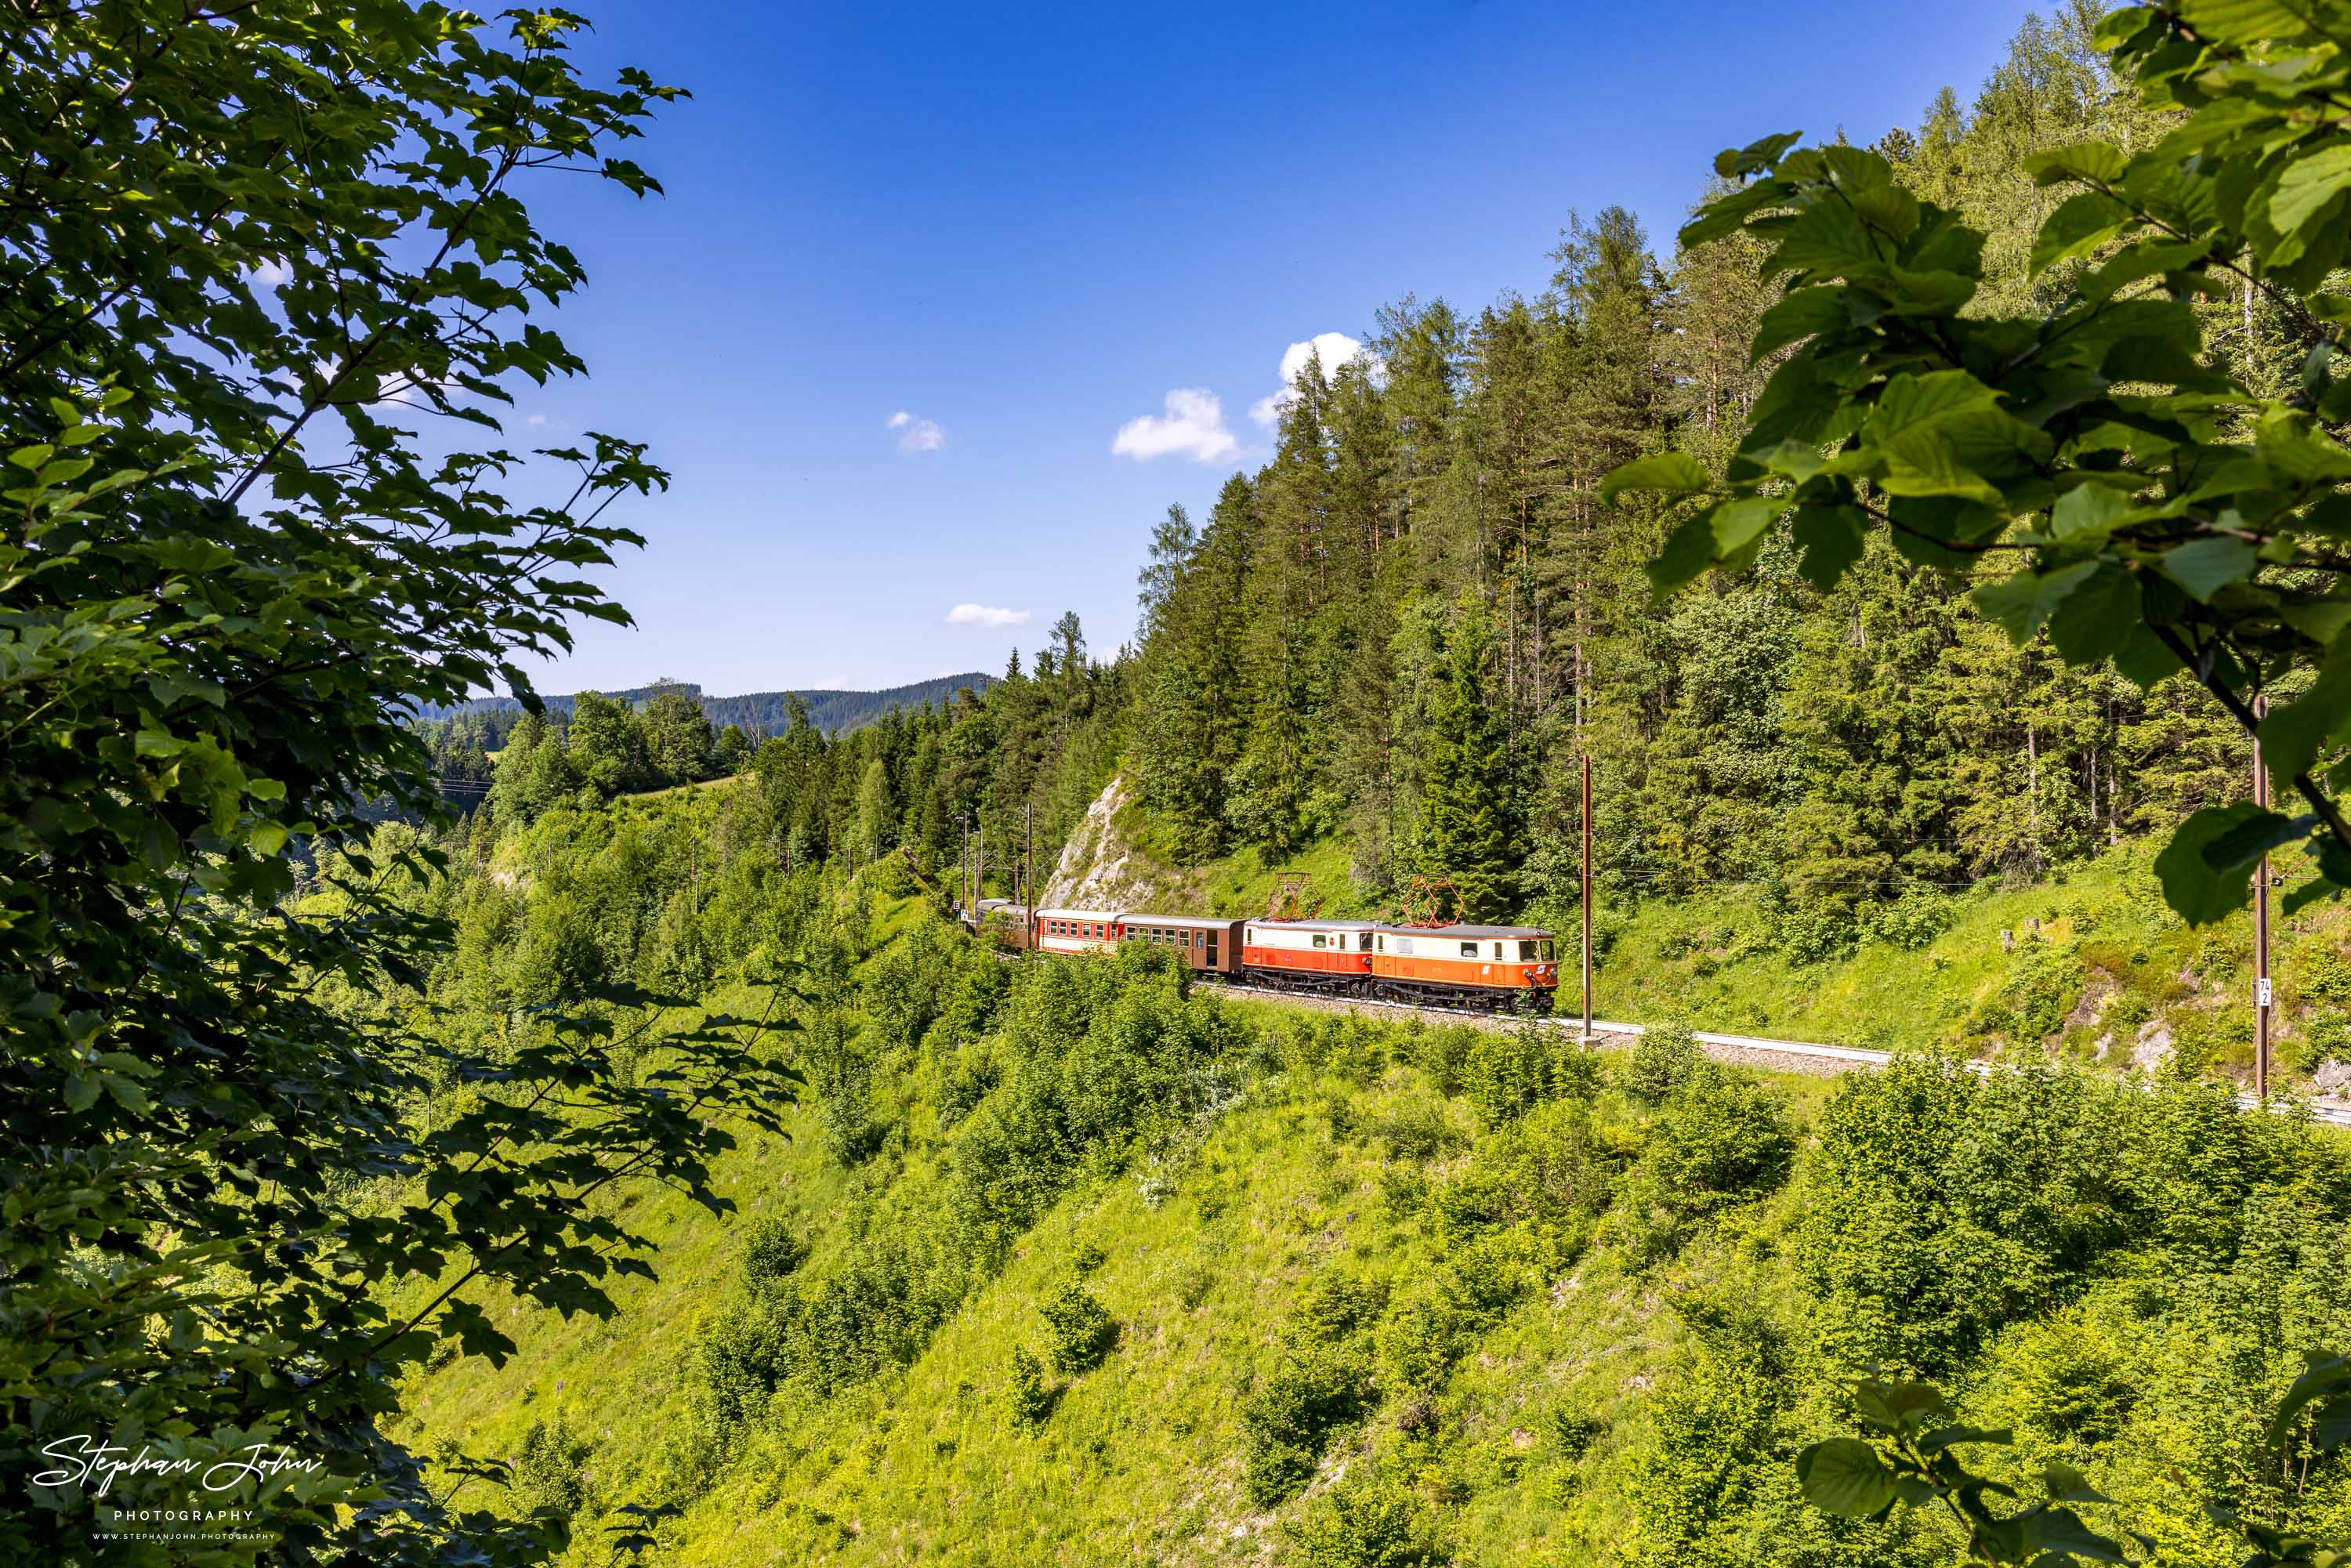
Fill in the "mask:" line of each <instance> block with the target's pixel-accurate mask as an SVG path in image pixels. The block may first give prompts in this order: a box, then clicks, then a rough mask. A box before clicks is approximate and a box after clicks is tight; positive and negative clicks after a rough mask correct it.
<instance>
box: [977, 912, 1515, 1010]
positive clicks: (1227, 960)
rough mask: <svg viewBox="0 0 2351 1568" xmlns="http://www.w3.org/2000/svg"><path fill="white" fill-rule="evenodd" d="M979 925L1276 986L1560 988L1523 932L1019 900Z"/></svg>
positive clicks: (1344, 991)
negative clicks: (1010, 921)
mask: <svg viewBox="0 0 2351 1568" xmlns="http://www.w3.org/2000/svg"><path fill="white" fill-rule="evenodd" d="M989 902H990V903H991V904H993V903H995V902H996V901H994V900H991V901H989ZM1015 912H1017V913H1015ZM1006 915H1013V917H1014V918H1016V919H1019V920H1020V921H1021V928H1020V929H1019V931H1018V932H1017V933H1013V932H1008V931H1006V930H1005V929H1004V926H1005V917H1006ZM984 924H985V926H986V930H987V934H990V935H994V936H997V938H998V941H1000V942H1001V943H1002V945H1003V946H1009V947H1014V948H1027V949H1033V950H1034V951H1037V952H1040V953H1060V954H1078V953H1106V952H1110V951H1112V950H1113V949H1115V948H1117V947H1120V946H1124V945H1125V944H1127V943H1130V942H1134V943H1144V944H1147V945H1150V946H1162V947H1167V948H1170V949H1172V950H1173V951H1174V952H1175V955H1176V956H1177V957H1178V958H1179V959H1180V960H1181V961H1182V962H1183V963H1184V964H1185V965H1186V967H1189V968H1191V969H1193V970H1195V971H1196V972H1197V973H1199V974H1202V975H1207V976H1213V977H1217V978H1221V979H1226V980H1232V981H1237V982H1240V983H1243V984H1247V985H1253V986H1265V987H1268V988H1272V989H1278V990H1294V991H1312V992H1321V993H1323V994H1325V995H1337V996H1354V997H1370V998H1388V999H1393V1000H1396V1001H1418V1002H1437V1003H1442V1004H1446V1005H1448V1006H1454V1007H1469V1008H1482V1009H1489V1010H1492V1011H1496V1012H1508V1011H1515V1010H1517V1009H1520V1008H1521V1007H1528V1006H1531V1007H1534V1008H1536V1009H1539V1010H1542V1011H1548V1010H1549V1009H1550V1002H1551V998H1552V993H1553V992H1554V991H1555V990H1556V989H1557V988H1558V986H1559V957H1558V953H1557V950H1556V946H1555V939H1554V938H1553V936H1552V934H1551V933H1550V932H1548V931H1544V930H1541V929H1538V928H1537V927H1534V926H1531V925H1383V924H1381V923H1379V922H1376V921H1368V920H1281V919H1270V918H1241V919H1224V918H1219V917H1207V916H1201V915H1152V914H1148V913H1144V912H1140V911H1134V910H1107V909H1039V910H1033V911H1030V910H1021V909H1019V906H1018V905H1011V906H1009V907H1008V908H1007V907H1005V906H1001V905H999V906H998V908H997V909H992V910H989V911H987V918H986V920H985V922H984Z"/></svg>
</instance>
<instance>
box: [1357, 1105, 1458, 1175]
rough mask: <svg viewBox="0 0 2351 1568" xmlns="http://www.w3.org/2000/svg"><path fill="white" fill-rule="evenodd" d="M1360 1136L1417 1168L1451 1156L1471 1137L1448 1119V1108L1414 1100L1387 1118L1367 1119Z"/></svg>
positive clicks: (1388, 1155)
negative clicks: (1442, 1157) (1438, 1158)
mask: <svg viewBox="0 0 2351 1568" xmlns="http://www.w3.org/2000/svg"><path fill="white" fill-rule="evenodd" d="M1360 1130H1361V1132H1362V1133H1363V1135H1364V1138H1365V1140H1367V1141H1368V1142H1370V1143H1373V1144H1375V1145H1379V1147H1380V1149H1381V1151H1382V1152H1383V1153H1384V1154H1385V1155H1387V1157H1388V1158H1390V1159H1392V1160H1408V1161H1411V1162H1412V1163H1413V1164H1415V1165H1419V1164H1422V1163H1425V1162H1426V1161H1428V1160H1433V1159H1435V1158H1437V1156H1438V1155H1448V1154H1452V1153H1454V1152H1456V1151H1457V1150H1458V1149H1460V1148H1462V1147H1463V1146H1465V1145H1467V1144H1468V1142H1469V1137H1468V1134H1466V1133H1464V1132H1462V1130H1461V1129H1460V1128H1458V1127H1457V1126H1455V1125H1454V1124H1452V1123H1451V1122H1449V1121H1447V1119H1446V1115H1445V1107H1444V1106H1443V1105H1442V1104H1440V1103H1433V1102H1430V1101H1426V1100H1415V1101H1412V1102H1410V1103H1407V1104H1405V1105H1401V1106H1398V1107H1397V1108H1396V1109H1395V1111H1393V1112H1391V1113H1388V1114H1386V1115H1384V1116H1374V1117H1370V1118H1367V1119H1366V1120H1365V1121H1364V1123H1363V1124H1362V1127H1361V1129H1360Z"/></svg>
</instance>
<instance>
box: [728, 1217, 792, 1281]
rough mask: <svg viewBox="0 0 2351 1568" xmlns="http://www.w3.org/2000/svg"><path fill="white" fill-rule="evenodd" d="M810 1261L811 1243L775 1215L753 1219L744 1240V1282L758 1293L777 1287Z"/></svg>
mask: <svg viewBox="0 0 2351 1568" xmlns="http://www.w3.org/2000/svg"><path fill="white" fill-rule="evenodd" d="M807 1260H808V1243H807V1242H805V1241H803V1240H801V1239H800V1238H799V1236H798V1235H797V1234H796V1233H795V1232H794V1231H793V1230H792V1228H791V1227H790V1226H789V1225H787V1224H785V1223H784V1221H782V1220H781V1219H778V1218H774V1217H773V1216H768V1217H766V1218H758V1219H754V1220H753V1221H752V1222H751V1225H750V1228H749V1232H748V1234H747V1235H746V1237H745V1238H744V1241H743V1263H742V1269H743V1283H744V1284H745V1285H747V1287H749V1288H750V1289H751V1290H752V1291H755V1292H764V1291H771V1290H773V1289H775V1288H776V1287H777V1286H778V1285H779V1284H781V1283H783V1282H784V1281H786V1280H788V1279H789V1278H790V1277H791V1274H792V1271H793V1270H796V1269H798V1268H799V1266H800V1265H801V1264H802V1263H803V1262H805V1261H807Z"/></svg>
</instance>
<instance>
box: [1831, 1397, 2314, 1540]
mask: <svg viewBox="0 0 2351 1568" xmlns="http://www.w3.org/2000/svg"><path fill="white" fill-rule="evenodd" d="M2307 1359H2308V1368H2307V1370H2305V1371H2304V1373H2303V1375H2301V1376H2300V1377H2298V1378H2296V1379H2295V1380H2294V1386H2293V1387H2292V1388H2290V1389H2289V1390H2287V1392H2286V1395H2285V1397H2284V1398H2283V1400H2281V1401H2280V1402H2279V1405H2278V1409H2277V1414H2276V1416H2274V1417H2273V1418H2272V1420H2271V1422H2270V1426H2269V1431H2268V1434H2267V1441H2266V1445H2265V1447H2266V1449H2267V1452H2268V1454H2269V1456H2270V1457H2271V1458H2273V1459H2274V1460H2275V1461H2276V1462H2277V1463H2278V1464H2280V1465H2281V1466H2283V1468H2284V1469H2285V1470H2286V1472H2287V1473H2289V1474H2291V1473H2292V1472H2293V1471H2294V1468H2295V1467H2296V1466H2297V1465H2300V1466H2303V1467H2305V1468H2306V1466H2307V1465H2308V1463H2309V1461H2310V1460H2311V1459H2312V1458H2316V1457H2318V1456H2322V1455H2325V1454H2331V1453H2333V1452H2335V1450H2336V1449H2338V1448H2342V1447H2343V1445H2344V1443H2345V1441H2346V1439H2351V1361H2346V1359H2345V1358H2344V1357H2342V1356H2339V1355H2333V1354H2322V1353H2313V1354H2310V1355H2309V1356H2308V1358H2307ZM1850 1406H1851V1414H1852V1416H1853V1417H1854V1419H1855V1421H1857V1422H1858V1423H1859V1424H1860V1426H1861V1428H1862V1430H1863V1431H1864V1432H1865V1433H1866V1434H1867V1436H1866V1437H1831V1438H1828V1439H1826V1440H1825V1441H1823V1442H1818V1443H1814V1444H1813V1445H1812V1446H1811V1447H1810V1448H1806V1449H1804V1450H1803V1451H1802V1453H1800V1454H1798V1455H1797V1456H1796V1479H1797V1482H1798V1484H1799V1485H1801V1486H1802V1488H1803V1490H1804V1495H1805V1497H1806V1498H1808V1499H1810V1500H1811V1501H1812V1503H1813V1507H1815V1508H1818V1509H1819V1510H1821V1511H1823V1512H1824V1513H1833V1514H1836V1515H1838V1516H1839V1517H1841V1518H1845V1519H1882V1518H1884V1517H1886V1515H1887V1514H1889V1513H1891V1512H1892V1511H1894V1509H1895V1508H1896V1505H1897V1504H1898V1505H1900V1506H1902V1507H1905V1508H1914V1509H1915V1508H1928V1509H1931V1508H1935V1507H1937V1506H1938V1505H1939V1506H1940V1508H1941V1509H1942V1510H1943V1511H1946V1512H1948V1513H1949V1515H1950V1516H1951V1518H1952V1519H1953V1520H1954V1521H1957V1522H1958V1524H1959V1526H1960V1528H1961V1529H1962V1530H1963V1531H1965V1533H1966V1537H1967V1549H1968V1554H1969V1555H1970V1556H1971V1557H1973V1558H1976V1559H1977V1560H1979V1561H1980V1562H1985V1563H2032V1564H2038V1565H2044V1568H2058V1565H2061V1564H2064V1563H2128V1562H2132V1561H2134V1560H2135V1559H2133V1558H2132V1556H2131V1555H2130V1553H2129V1551H2128V1549H2127V1548H2126V1547H2125V1546H2124V1544H2123V1543H2122V1542H2120V1541H2118V1540H2116V1539H2115V1538H2114V1537H2112V1536H2108V1535H2101V1534H2099V1533H2097V1532H2096V1531H2094V1530H2092V1529H2091V1528H2090V1527H2089V1525H2088V1524H2086V1523H2085V1522H2084V1521H2083V1519H2082V1516H2081V1515H2080V1514H2079V1513H2078V1512H2076V1511H2074V1507H2073V1506H2072V1505H2074V1504H2095V1505H2101V1506H2105V1507H2112V1506H2114V1499H2112V1498H2110V1497H2106V1496H2104V1495H2102V1494H2101V1493H2100V1492H2098V1491H2097V1490H2096V1489H2095V1488H2094V1487H2092V1486H2091V1485H2090V1484H2089V1482H2088V1481H2087V1480H2086V1479H2084V1478H2083V1475H2082V1473H2081V1471H2079V1470H2077V1469H2074V1467H2073V1466H2071V1465H2069V1464H2066V1463H2064V1461H2062V1460H2052V1461H2050V1462H2049V1463H2048V1464H2046V1465H2044V1466H2043V1467H2042V1486H2043V1491H2044V1493H2045V1494H2046V1495H2045V1496H2044V1498H2043V1500H2042V1501H2040V1502H2037V1503H2032V1504H2030V1505H2029V1506H2023V1507H2019V1508H2015V1509H2012V1510H2011V1511H2006V1512H2002V1511H2001V1509H2000V1507H1999V1505H1998V1504H1997V1503H1996V1502H1994V1501H1993V1500H1995V1499H2014V1498H2016V1497H2017V1496H2018V1493H2017V1491H2016V1489H2015V1488H2013V1487H2011V1486H2009V1485H2007V1484H2006V1483H2004V1482H2002V1481H2000V1480H1997V1479H1993V1478H1991V1477H1990V1476H1986V1475H1983V1474H1981V1473H1980V1472H1978V1471H1975V1470H1973V1469H1970V1468H1969V1466H1968V1464H1967V1462H1966V1461H1965V1460H1963V1459H1962V1458H1960V1456H1959V1450H1960V1449H1961V1448H1970V1447H1992V1448H2006V1447H2008V1446H2009V1444H2010V1443H2011V1441H2012V1435H2011V1433H2010V1432H2008V1431H2007V1430H2005V1429H2001V1430H1985V1429H1983V1428H1980V1427H1968V1426H1963V1425H1960V1424H1959V1421H1958V1420H1957V1418H1956V1416H1954V1414H1953V1412H1952V1410H1951V1407H1950V1406H1949V1403H1948V1402H1947V1401H1946V1400H1945V1399H1944V1397H1943V1396H1942V1394H1941V1393H1940V1392H1939V1391H1938V1390H1937V1389H1936V1388H1935V1387H1933V1386H1932V1385H1929V1384H1925V1383H1888V1382H1883V1381H1880V1380H1878V1379H1876V1378H1865V1379H1864V1380H1862V1381H1861V1382H1859V1383H1857V1384H1855V1385H1854V1386H1853V1389H1852V1393H1851V1398H1850ZM2206 1511H2207V1512H2208V1513H2209V1514H2210V1516H2211V1518H2212V1520H2213V1521H2214V1522H2215V1523H2217V1524H2220V1525H2221V1526H2223V1527H2224V1528H2226V1529H2229V1530H2231V1531H2235V1532H2236V1533H2237V1534H2238V1535H2239V1536H2240V1537H2241V1539H2242V1540H2243V1542H2244V1543H2245V1544H2246V1545H2248V1546H2250V1547H2251V1548H2252V1554H2251V1555H2249V1556H2247V1557H2246V1558H2245V1559H2244V1560H2243V1564H2242V1568H2304V1565H2306V1568H2343V1565H2344V1564H2346V1563H2351V1541H2329V1540H2322V1539H2319V1538H2316V1537H2314V1536H2308V1535H2302V1534H2298V1533H2295V1532H2293V1531H2285V1530H2282V1529H2279V1528H2277V1527H2276V1526H2273V1525H2271V1524H2268V1523H2265V1522H2263V1521H2259V1520H2253V1519H2247V1518H2244V1517H2243V1516H2242V1515H2241V1514H2238V1513H2236V1512H2233V1511H2230V1510H2228V1509H2224V1508H2217V1507H2210V1508H2208V1509H2207V1510H2206ZM2130 1540H2132V1541H2133V1542H2137V1544H2138V1545H2139V1546H2140V1547H2141V1548H2142V1549H2144V1551H2145V1552H2146V1553H2147V1556H2146V1557H2145V1558H2142V1559H2137V1560H2138V1561H2153V1560H2154V1557H2155V1542H2153V1541H2152V1540H2150V1539H2149V1538H2148V1537H2147V1536H2143V1535H2138V1534H2136V1533H2133V1534H2131V1535H2130Z"/></svg>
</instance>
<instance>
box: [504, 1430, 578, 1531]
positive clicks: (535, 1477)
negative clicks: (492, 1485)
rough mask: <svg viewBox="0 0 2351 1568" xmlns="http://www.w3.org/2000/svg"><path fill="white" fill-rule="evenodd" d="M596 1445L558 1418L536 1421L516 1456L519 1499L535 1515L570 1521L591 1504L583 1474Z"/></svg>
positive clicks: (524, 1437)
mask: <svg viewBox="0 0 2351 1568" xmlns="http://www.w3.org/2000/svg"><path fill="white" fill-rule="evenodd" d="M594 1452H595V1445H594V1444H592V1443H590V1442H588V1441H587V1440H585V1439H584V1438H580V1437H574V1436H573V1435H572V1433H571V1430H570V1428H569V1427H566V1426H565V1425H564V1423H563V1417H562V1416H557V1417H556V1418H555V1420H554V1421H553V1422H552V1423H551V1424H550V1423H549V1422H546V1421H533V1422H532V1423H531V1424H530V1430H528V1432H525V1433H524V1434H523V1437H522V1447H521V1448H520V1449H518V1450H517V1452H516V1454H515V1458H514V1471H513V1484H514V1493H515V1497H516V1499H517V1500H518V1501H520V1502H521V1503H522V1505H523V1506H524V1507H525V1508H527V1509H528V1510H529V1511H532V1512H534V1513H551V1514H555V1515H557V1516H558V1517H559V1518H563V1519H569V1518H570V1517H571V1516H572V1515H573V1514H575V1513H578V1512H580V1510H581V1509H582V1508H583V1507H584V1506H585V1505H586V1503H587V1501H588V1495H589V1489H588V1479H587V1477H586V1475H585V1474H584V1473H583V1472H584V1471H585V1469H586V1468H587V1464H588V1459H589V1456H590V1455H591V1454H593V1453H594Z"/></svg>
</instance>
